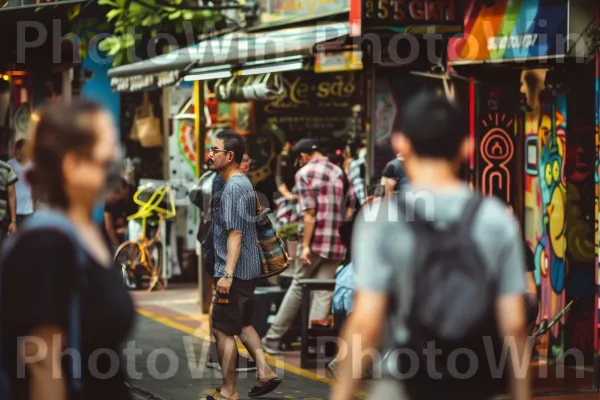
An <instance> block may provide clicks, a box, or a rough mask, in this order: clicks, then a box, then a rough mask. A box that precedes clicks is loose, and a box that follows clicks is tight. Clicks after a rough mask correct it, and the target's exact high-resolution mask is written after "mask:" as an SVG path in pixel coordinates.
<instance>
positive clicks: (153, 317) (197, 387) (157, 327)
mask: <svg viewBox="0 0 600 400" xmlns="http://www.w3.org/2000/svg"><path fill="white" fill-rule="evenodd" d="M132 294H133V297H134V301H135V303H136V308H137V310H138V317H137V326H136V331H135V333H134V335H133V338H132V339H133V340H134V341H135V349H137V356H136V357H135V363H132V364H133V365H131V366H129V368H127V369H128V373H129V376H130V377H131V380H130V384H131V386H132V387H133V388H134V389H133V390H132V394H133V395H134V399H135V400H141V399H145V400H198V399H200V398H202V397H203V396H205V395H206V394H209V393H210V392H212V390H214V389H215V388H217V387H219V386H221V384H222V381H221V374H220V372H219V371H218V370H215V369H211V368H208V367H206V358H207V356H208V348H209V344H208V343H209V342H208V341H207V339H208V338H209V332H208V319H207V316H205V315H202V314H200V313H199V311H200V310H199V306H198V303H197V301H196V299H197V290H196V289H195V287H194V286H189V285H185V286H177V285H173V286H171V287H169V289H168V290H166V291H164V292H154V293H146V292H132ZM153 352H154V353H153ZM159 353H160V354H159ZM297 353H298V352H285V353H284V354H283V356H278V357H269V362H270V363H271V365H276V370H277V373H278V374H279V376H280V377H282V378H283V383H282V384H281V386H280V387H279V388H277V390H276V391H275V392H273V393H271V394H270V395H267V396H264V397H262V398H264V399H301V400H320V399H323V400H325V399H327V398H328V394H329V391H330V384H331V383H332V382H333V380H332V379H331V376H330V375H329V374H328V373H327V372H326V371H315V370H304V369H301V368H300V367H299V358H298V354H297ZM132 371H133V372H135V373H138V374H139V376H138V377H136V376H135V373H134V374H132V373H131V372H132ZM567 372H569V371H568V370H567ZM568 375H570V374H569V373H567V376H568ZM586 375H588V374H586ZM255 379H256V377H255V372H254V371H251V372H242V373H239V374H238V390H239V394H240V399H248V396H247V393H248V391H249V390H250V388H251V387H252V386H253V384H254V382H255ZM567 381H569V379H568V378H567V380H566V381H565V380H559V381H558V382H557V381H556V380H549V381H545V380H542V381H538V382H536V385H535V389H534V392H536V394H538V395H537V396H536V397H535V398H539V399H542V398H543V399H546V400H600V396H599V395H598V393H581V392H580V393H577V394H568V395H560V396H557V395H552V396H549V394H550V393H557V392H560V391H561V390H565V389H566V388H567V387H568V386H567V387H565V386H564V385H562V384H557V383H560V382H564V383H567ZM587 381H589V382H591V380H586V382H587ZM571 387H576V386H573V385H571ZM579 387H580V388H583V387H586V384H584V385H583V386H579ZM587 387H591V386H590V385H587ZM135 388H139V389H141V390H142V391H143V392H140V391H136V390H135ZM544 392H545V393H546V395H545V396H542V395H541V393H544ZM563 393H565V392H564V391H563ZM567 393H568V392H567ZM358 398H366V396H365V395H364V393H361V394H360V397H358ZM450 398H451V397H449V399H450ZM390 400H392V399H390Z"/></svg>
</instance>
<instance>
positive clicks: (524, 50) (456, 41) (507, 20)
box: [448, 0, 570, 63]
mask: <svg viewBox="0 0 600 400" xmlns="http://www.w3.org/2000/svg"><path fill="white" fill-rule="evenodd" d="M483 3H484V2H482V1H478V0H470V4H469V7H468V8H467V9H468V10H469V11H468V12H467V13H466V15H465V22H464V24H465V32H464V34H463V35H461V36H460V37H456V38H452V39H451V40H450V43H449V45H448V60H449V61H450V62H454V63H467V62H473V61H502V60H525V59H536V58H551V57H560V56H565V55H567V54H568V53H569V46H570V44H569V42H570V40H569V32H568V26H569V2H567V1H556V0H495V1H494V2H493V3H491V4H493V5H492V6H491V7H490V6H486V5H484V4H483Z"/></svg>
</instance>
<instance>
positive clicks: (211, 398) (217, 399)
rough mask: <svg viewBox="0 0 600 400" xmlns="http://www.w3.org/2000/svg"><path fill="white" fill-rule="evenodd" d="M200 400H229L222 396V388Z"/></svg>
mask: <svg viewBox="0 0 600 400" xmlns="http://www.w3.org/2000/svg"><path fill="white" fill-rule="evenodd" d="M200 400H227V399H225V397H223V396H221V388H217V389H215V390H213V391H212V392H211V393H210V394H209V395H208V396H206V397H203V398H201V399H200Z"/></svg>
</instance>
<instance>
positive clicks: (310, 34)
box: [108, 22, 350, 91]
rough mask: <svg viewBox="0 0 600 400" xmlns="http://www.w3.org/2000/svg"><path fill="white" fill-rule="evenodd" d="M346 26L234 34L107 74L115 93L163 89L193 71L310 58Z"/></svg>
mask: <svg viewBox="0 0 600 400" xmlns="http://www.w3.org/2000/svg"><path fill="white" fill-rule="evenodd" d="M349 29H350V27H349V23H345V22H344V23H342V22H340V23H320V24H316V25H312V26H305V27H300V28H290V29H282V30H278V31H272V32H265V33H254V34H248V33H244V32H237V33H232V34H228V35H225V36H222V37H219V38H215V39H211V40H207V41H203V42H200V43H197V44H195V45H193V46H190V47H187V48H185V49H180V50H176V51H173V52H171V53H168V54H165V55H161V56H157V57H153V58H150V59H148V60H144V61H140V62H137V63H134V64H129V65H124V66H121V67H117V68H112V69H111V70H109V71H108V76H109V77H110V78H111V86H112V87H113V90H116V91H136V90H143V89H145V88H150V87H153V86H157V87H165V86H169V85H172V84H174V83H176V82H177V81H179V80H180V79H181V78H183V76H185V74H187V73H188V72H189V71H190V70H191V69H192V68H195V67H208V66H215V65H228V64H229V65H239V64H244V63H247V62H250V61H265V60H269V59H273V58H278V57H283V56H290V55H300V56H309V55H312V54H313V51H314V47H315V45H316V44H318V43H322V42H326V41H330V40H334V39H337V38H340V37H345V36H347V35H348V33H349Z"/></svg>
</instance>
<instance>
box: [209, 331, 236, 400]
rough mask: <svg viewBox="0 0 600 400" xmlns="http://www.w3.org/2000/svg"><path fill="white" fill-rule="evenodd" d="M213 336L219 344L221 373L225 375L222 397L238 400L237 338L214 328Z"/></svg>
mask: <svg viewBox="0 0 600 400" xmlns="http://www.w3.org/2000/svg"><path fill="white" fill-rule="evenodd" d="M213 334H214V335H215V339H216V342H217V353H218V355H219V365H221V372H222V374H223V387H222V388H221V395H222V396H223V397H224V398H226V399H232V400H237V399H239V395H238V392H237V387H236V375H235V364H236V361H237V357H238V351H237V346H236V344H235V336H228V335H226V334H225V333H223V332H221V331H219V330H218V329H214V328H213Z"/></svg>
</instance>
